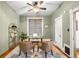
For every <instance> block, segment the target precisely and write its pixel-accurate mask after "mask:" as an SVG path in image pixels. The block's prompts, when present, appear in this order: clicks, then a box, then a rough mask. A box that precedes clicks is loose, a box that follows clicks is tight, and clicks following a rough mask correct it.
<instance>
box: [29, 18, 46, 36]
mask: <svg viewBox="0 0 79 59" xmlns="http://www.w3.org/2000/svg"><path fill="white" fill-rule="evenodd" d="M29 19H42V36H43V31H44V20H43V17H27V35H28V36H29Z"/></svg>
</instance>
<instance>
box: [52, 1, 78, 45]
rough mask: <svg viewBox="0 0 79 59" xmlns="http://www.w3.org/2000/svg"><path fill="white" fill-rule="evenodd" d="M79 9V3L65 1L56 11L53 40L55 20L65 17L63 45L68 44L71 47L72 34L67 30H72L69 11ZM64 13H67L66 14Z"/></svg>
mask: <svg viewBox="0 0 79 59" xmlns="http://www.w3.org/2000/svg"><path fill="white" fill-rule="evenodd" d="M76 7H79V1H74V2H73V1H66V2H65V1H64V2H63V4H62V5H61V6H60V7H59V8H58V9H56V11H55V12H54V13H53V14H52V19H51V38H52V39H53V40H55V23H54V19H55V18H57V17H59V16H60V15H63V45H64V43H65V44H68V45H70V32H68V31H67V29H68V28H69V29H70V15H69V10H70V9H72V8H76ZM64 11H66V12H65V13H64Z"/></svg>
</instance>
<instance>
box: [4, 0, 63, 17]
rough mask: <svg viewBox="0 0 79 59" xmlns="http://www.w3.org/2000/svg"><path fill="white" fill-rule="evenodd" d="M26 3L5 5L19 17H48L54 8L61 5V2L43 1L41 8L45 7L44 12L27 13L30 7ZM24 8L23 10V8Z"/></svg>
mask: <svg viewBox="0 0 79 59" xmlns="http://www.w3.org/2000/svg"><path fill="white" fill-rule="evenodd" d="M27 2H28V1H7V2H6V3H7V4H8V5H9V6H10V7H11V8H12V9H14V10H15V11H16V13H18V14H19V15H24V16H49V15H51V14H52V13H53V12H54V11H55V10H56V8H57V7H58V6H59V5H60V4H61V3H62V1H44V4H43V7H46V10H41V11H39V13H36V12H34V11H29V12H28V10H30V9H31V8H32V7H31V6H29V5H27V4H26V3H27ZM25 6H26V8H23V7H25Z"/></svg>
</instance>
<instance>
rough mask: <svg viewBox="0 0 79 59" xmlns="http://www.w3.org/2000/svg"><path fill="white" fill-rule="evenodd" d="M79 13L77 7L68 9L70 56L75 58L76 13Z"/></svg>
mask: <svg viewBox="0 0 79 59" xmlns="http://www.w3.org/2000/svg"><path fill="white" fill-rule="evenodd" d="M77 11H79V7H77V8H74V9H70V11H69V12H70V47H71V48H70V56H71V57H76V54H75V49H76V16H74V15H75V14H76V12H77Z"/></svg>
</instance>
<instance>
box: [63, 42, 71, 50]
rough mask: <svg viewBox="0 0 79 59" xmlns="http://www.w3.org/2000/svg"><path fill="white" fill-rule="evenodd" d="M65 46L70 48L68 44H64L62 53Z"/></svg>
mask: <svg viewBox="0 0 79 59" xmlns="http://www.w3.org/2000/svg"><path fill="white" fill-rule="evenodd" d="M65 46H66V47H68V48H69V49H70V46H69V45H68V44H65V43H64V51H65Z"/></svg>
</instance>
